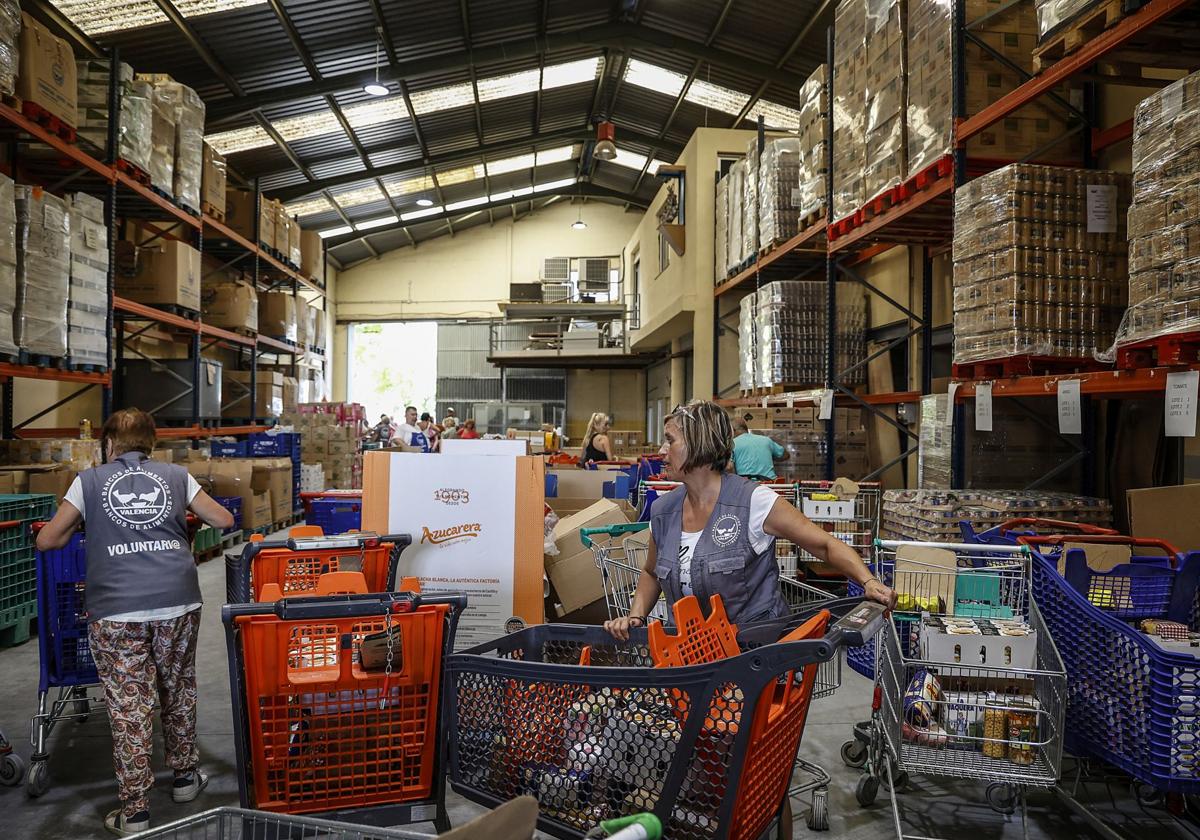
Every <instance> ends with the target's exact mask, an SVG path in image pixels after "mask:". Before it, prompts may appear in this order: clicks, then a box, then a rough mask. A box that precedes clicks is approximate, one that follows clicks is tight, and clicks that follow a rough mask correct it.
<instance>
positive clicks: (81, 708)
mask: <svg viewBox="0 0 1200 840" xmlns="http://www.w3.org/2000/svg"><path fill="white" fill-rule="evenodd" d="M74 706H75V709H74V711H73V712H72V713H71V714H72V716H73V717H74V718H75V722H76V723H78V724H84V723H87V720H88V716H89V715H91V713H92V703H91V701H90V700H88V699H87V698H86V697H84V698H83V699H82V700H76V701H75V703H74Z"/></svg>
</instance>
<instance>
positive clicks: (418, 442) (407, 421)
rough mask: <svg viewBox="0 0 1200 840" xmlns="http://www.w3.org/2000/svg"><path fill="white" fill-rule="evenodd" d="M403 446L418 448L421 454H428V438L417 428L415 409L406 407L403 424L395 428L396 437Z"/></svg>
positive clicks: (414, 407)
mask: <svg viewBox="0 0 1200 840" xmlns="http://www.w3.org/2000/svg"><path fill="white" fill-rule="evenodd" d="M394 439H398V440H399V441H400V442H401V443H403V444H404V445H405V446H419V447H421V451H422V452H429V451H430V445H429V438H428V437H426V435H425V432H423V431H422V430H421V429H420V428H419V427H418V426H417V408H416V406H412V405H410V406H408V407H407V408H405V409H404V422H403V423H401V424H400V425H399V426H397V427H396V436H395V438H394Z"/></svg>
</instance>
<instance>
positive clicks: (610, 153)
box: [592, 122, 617, 160]
mask: <svg viewBox="0 0 1200 840" xmlns="http://www.w3.org/2000/svg"><path fill="white" fill-rule="evenodd" d="M616 136H617V127H616V126H615V125H613V124H612V123H610V122H600V123H596V147H595V148H594V149H593V150H592V157H594V158H596V160H615V159H616V157H617V144H616V142H615V139H616Z"/></svg>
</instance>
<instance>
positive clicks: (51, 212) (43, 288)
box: [13, 184, 71, 358]
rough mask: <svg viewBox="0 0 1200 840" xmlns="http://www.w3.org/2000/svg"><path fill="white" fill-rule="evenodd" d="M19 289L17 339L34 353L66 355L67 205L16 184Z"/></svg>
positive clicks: (16, 310) (51, 196) (68, 255)
mask: <svg viewBox="0 0 1200 840" xmlns="http://www.w3.org/2000/svg"><path fill="white" fill-rule="evenodd" d="M13 196H14V206H15V209H16V243H17V249H16V250H17V283H16V308H15V309H14V318H13V333H14V338H15V339H16V344H17V346H18V347H20V348H21V349H22V350H28V351H29V352H30V353H37V354H44V355H47V356H52V357H56V358H57V357H60V356H65V355H66V353H67V300H68V297H69V295H70V282H71V279H70V278H71V231H70V217H69V216H68V212H67V205H66V202H64V201H63V200H62V199H61V198H58V197H57V196H53V195H51V194H50V193H48V192H45V191H44V190H43V189H42V188H41V187H29V186H25V185H24V184H17V185H16V186H15V187H14V191H13Z"/></svg>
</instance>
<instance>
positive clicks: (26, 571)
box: [0, 548, 37, 624]
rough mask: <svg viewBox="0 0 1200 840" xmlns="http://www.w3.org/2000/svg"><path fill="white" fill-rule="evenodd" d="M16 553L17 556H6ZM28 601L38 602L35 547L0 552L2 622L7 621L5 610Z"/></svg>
mask: <svg viewBox="0 0 1200 840" xmlns="http://www.w3.org/2000/svg"><path fill="white" fill-rule="evenodd" d="M5 555H15V556H5ZM27 602H33V603H34V605H35V607H36V604H37V564H36V563H35V562H34V559H33V549H28V548H27V549H20V550H19V551H18V552H11V551H9V552H3V554H0V624H5V623H7V622H6V621H5V618H4V614H5V612H7V611H8V610H12V609H16V608H18V607H22V606H24V605H25V604H26V603H27Z"/></svg>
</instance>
